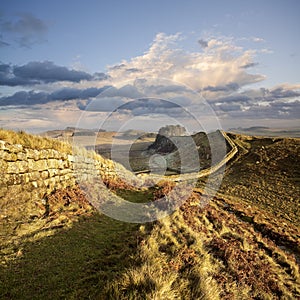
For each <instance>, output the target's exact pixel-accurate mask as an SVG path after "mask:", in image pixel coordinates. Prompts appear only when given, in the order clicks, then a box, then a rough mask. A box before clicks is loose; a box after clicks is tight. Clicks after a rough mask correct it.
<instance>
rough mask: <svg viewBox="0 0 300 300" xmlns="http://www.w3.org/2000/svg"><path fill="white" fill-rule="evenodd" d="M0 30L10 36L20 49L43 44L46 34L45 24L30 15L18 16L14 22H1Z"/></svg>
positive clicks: (46, 27)
mask: <svg viewBox="0 0 300 300" xmlns="http://www.w3.org/2000/svg"><path fill="white" fill-rule="evenodd" d="M0 28H1V31H2V32H3V33H5V34H6V35H11V36H12V40H16V41H17V43H18V45H19V46H20V47H25V48H30V47H32V46H33V45H34V44H37V43H41V42H44V41H45V40H46V34H47V32H48V26H47V25H46V23H45V22H44V21H43V20H41V19H39V18H37V17H35V16H34V15H32V14H31V13H22V14H19V15H18V16H17V19H16V20H9V21H4V20H2V22H1V23H0Z"/></svg>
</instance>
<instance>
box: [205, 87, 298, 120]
mask: <svg viewBox="0 0 300 300" xmlns="http://www.w3.org/2000/svg"><path fill="white" fill-rule="evenodd" d="M299 97H300V92H299V90H298V89H297V86H277V87H274V88H272V89H266V88H260V89H256V90H246V91H244V92H243V93H236V94H232V95H229V96H226V97H220V98H217V99H214V100H213V101H212V102H211V104H212V106H213V107H214V109H215V111H216V112H217V113H218V114H219V115H222V114H223V113H225V114H226V115H227V117H233V118H237V117H239V118H243V117H244V118H252V119H261V118H262V119H263V118H270V119H276V118H277V119H299V115H300V100H299Z"/></svg>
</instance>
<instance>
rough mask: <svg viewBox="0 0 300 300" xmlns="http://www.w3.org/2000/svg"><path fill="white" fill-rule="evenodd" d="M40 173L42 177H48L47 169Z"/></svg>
mask: <svg viewBox="0 0 300 300" xmlns="http://www.w3.org/2000/svg"><path fill="white" fill-rule="evenodd" d="M40 174H41V178H42V179H47V178H49V172H48V171H42V172H41V173H40Z"/></svg>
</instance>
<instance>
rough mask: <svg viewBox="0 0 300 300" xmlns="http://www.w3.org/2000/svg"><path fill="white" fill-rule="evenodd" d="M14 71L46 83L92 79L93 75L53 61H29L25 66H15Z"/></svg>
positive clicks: (20, 75) (23, 76)
mask: <svg viewBox="0 0 300 300" xmlns="http://www.w3.org/2000/svg"><path fill="white" fill-rule="evenodd" d="M13 73H14V75H15V76H16V77H19V78H25V79H29V80H39V81H43V82H46V83H49V82H56V81H72V82H80V81H81V80H91V79H92V75H90V74H88V73H86V72H83V71H77V70H70V69H68V68H66V67H62V66H57V65H55V64H54V63H53V62H50V61H44V62H29V63H28V64H26V65H24V66H20V67H18V66H15V67H14V68H13Z"/></svg>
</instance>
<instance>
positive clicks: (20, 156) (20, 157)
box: [17, 152, 27, 160]
mask: <svg viewBox="0 0 300 300" xmlns="http://www.w3.org/2000/svg"><path fill="white" fill-rule="evenodd" d="M17 159H18V160H26V159H27V154H26V152H18V153H17Z"/></svg>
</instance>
